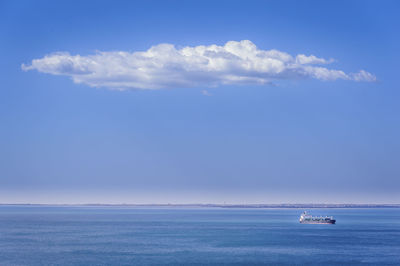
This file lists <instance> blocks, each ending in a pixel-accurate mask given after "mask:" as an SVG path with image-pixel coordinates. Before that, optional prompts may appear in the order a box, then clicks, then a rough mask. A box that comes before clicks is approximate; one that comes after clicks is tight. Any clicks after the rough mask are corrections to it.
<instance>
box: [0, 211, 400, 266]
mask: <svg viewBox="0 0 400 266" xmlns="http://www.w3.org/2000/svg"><path fill="white" fill-rule="evenodd" d="M303 211H304V209H275V208H273V209H261V208H260V209H257V208H255V209H251V208H248V209H246V208H237V209H235V208H182V207H152V208H151V207H146V208H144V207H124V206H122V207H117V206H11V205H2V206H0V265H1V266H6V265H400V208H360V209H356V208H338V209H335V208H325V209H309V210H308V211H309V212H310V213H311V214H313V215H333V216H334V218H335V219H336V220H337V223H336V224H335V225H328V224H325V225H324V224H300V223H299V221H298V219H299V216H300V214H301V213H302V212H303Z"/></svg>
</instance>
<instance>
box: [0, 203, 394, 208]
mask: <svg viewBox="0 0 400 266" xmlns="http://www.w3.org/2000/svg"><path fill="white" fill-rule="evenodd" d="M0 206H32V207H35V206H38V207H40V206H49V207H50V206H54V207H141V208H143V207H151V208H154V207H162V208H165V207H175V208H240V209H260V208H264V209H266V208H281V209H282V208H286V209H299V208H307V209H311V208H400V204H323V203H315V204H314V203H308V204H100V203H89V204H34V203H0Z"/></svg>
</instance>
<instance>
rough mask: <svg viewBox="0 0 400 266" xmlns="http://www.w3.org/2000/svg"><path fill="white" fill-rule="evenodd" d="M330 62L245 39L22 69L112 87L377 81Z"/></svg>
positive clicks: (62, 56) (67, 57) (58, 58)
mask: <svg viewBox="0 0 400 266" xmlns="http://www.w3.org/2000/svg"><path fill="white" fill-rule="evenodd" d="M331 62H333V60H332V59H329V60H326V59H323V58H318V57H316V56H314V55H309V56H307V55H304V54H299V55H297V56H292V55H290V54H288V53H285V52H281V51H278V50H262V49H259V48H257V47H256V45H255V44H254V43H252V42H251V41H248V40H243V41H240V42H237V41H229V42H227V43H226V44H225V45H223V46H218V45H209V46H204V45H200V46H194V47H189V46H187V47H183V48H179V49H178V48H177V47H175V46H174V45H172V44H159V45H156V46H153V47H151V48H150V49H148V50H147V51H140V52H123V51H114V52H97V53H96V54H93V55H87V56H81V55H71V54H69V53H66V52H58V53H53V54H49V55H46V56H45V57H43V58H40V59H34V60H32V62H31V63H30V64H28V65H25V64H22V69H23V70H25V71H28V70H37V71H39V72H43V73H48V74H53V75H64V76H69V77H71V78H72V80H73V81H74V82H75V83H83V84H87V85H89V86H92V87H106V88H111V89H162V88H177V87H179V88H188V87H215V86H219V85H224V84H268V83H271V82H274V81H278V80H293V79H306V78H313V79H318V80H337V79H342V80H353V81H367V82H371V81H376V77H375V76H374V75H373V74H371V73H369V72H366V71H364V70H361V71H359V72H357V73H345V72H344V71H342V70H336V69H329V68H327V67H324V66H321V65H326V64H329V63H331Z"/></svg>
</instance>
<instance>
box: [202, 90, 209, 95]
mask: <svg viewBox="0 0 400 266" xmlns="http://www.w3.org/2000/svg"><path fill="white" fill-rule="evenodd" d="M201 94H203V95H204V96H212V94H211V93H210V92H209V91H208V90H202V91H201Z"/></svg>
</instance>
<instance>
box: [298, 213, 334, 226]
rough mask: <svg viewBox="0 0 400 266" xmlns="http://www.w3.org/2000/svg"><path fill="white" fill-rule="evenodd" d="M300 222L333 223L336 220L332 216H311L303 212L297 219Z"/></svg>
mask: <svg viewBox="0 0 400 266" xmlns="http://www.w3.org/2000/svg"><path fill="white" fill-rule="evenodd" d="M299 221H300V223H302V224H335V223H336V220H335V219H333V217H332V216H312V215H310V214H308V213H307V212H303V214H302V215H301V216H300V219H299Z"/></svg>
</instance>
